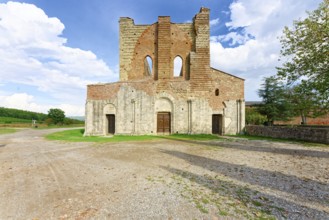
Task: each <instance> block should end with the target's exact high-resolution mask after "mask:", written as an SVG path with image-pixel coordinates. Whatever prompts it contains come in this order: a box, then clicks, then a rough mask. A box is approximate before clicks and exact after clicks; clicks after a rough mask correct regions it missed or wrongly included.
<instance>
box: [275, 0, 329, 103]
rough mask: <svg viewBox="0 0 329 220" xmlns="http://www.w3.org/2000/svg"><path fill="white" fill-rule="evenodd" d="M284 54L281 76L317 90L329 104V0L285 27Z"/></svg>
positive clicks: (282, 55)
mask: <svg viewBox="0 0 329 220" xmlns="http://www.w3.org/2000/svg"><path fill="white" fill-rule="evenodd" d="M281 44H282V50H281V57H282V58H285V61H284V63H283V66H282V67H278V68H277V69H278V76H280V77H281V78H282V79H286V80H287V82H288V84H290V85H292V84H294V83H296V82H300V81H301V80H302V79H304V80H305V79H306V80H307V81H304V82H303V83H302V84H303V85H304V86H305V85H307V86H306V88H309V89H310V91H309V92H315V93H316V94H317V97H318V98H319V99H318V101H319V102H320V103H321V104H322V106H324V107H325V108H326V109H328V107H329V0H324V1H323V2H322V3H321V4H320V5H319V7H318V9H316V10H314V11H313V12H308V17H307V18H306V19H304V20H298V21H294V23H293V27H292V28H291V29H289V28H288V27H285V28H284V31H283V36H282V37H281Z"/></svg>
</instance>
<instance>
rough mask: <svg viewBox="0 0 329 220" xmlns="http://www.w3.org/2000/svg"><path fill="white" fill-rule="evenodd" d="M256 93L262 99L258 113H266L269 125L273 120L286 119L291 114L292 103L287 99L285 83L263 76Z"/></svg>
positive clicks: (289, 117)
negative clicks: (262, 81)
mask: <svg viewBox="0 0 329 220" xmlns="http://www.w3.org/2000/svg"><path fill="white" fill-rule="evenodd" d="M258 95H259V96H260V97H261V98H262V99H263V104H262V105H261V106H260V107H259V113H261V114H263V115H266V117H267V122H268V124H269V125H272V124H273V122H274V121H275V120H280V121H281V120H282V121H287V120H289V119H291V117H292V116H293V111H292V105H291V104H290V103H289V101H288V100H287V96H286V88H285V85H284V84H283V82H282V81H280V80H278V79H277V78H276V77H274V76H271V77H268V78H264V83H263V84H262V88H261V89H259V90H258Z"/></svg>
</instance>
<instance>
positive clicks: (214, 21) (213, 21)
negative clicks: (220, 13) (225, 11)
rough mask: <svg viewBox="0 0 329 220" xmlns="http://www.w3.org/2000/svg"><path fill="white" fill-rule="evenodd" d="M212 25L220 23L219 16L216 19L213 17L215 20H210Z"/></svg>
mask: <svg viewBox="0 0 329 220" xmlns="http://www.w3.org/2000/svg"><path fill="white" fill-rule="evenodd" d="M209 23H210V26H211V27H212V26H216V25H217V24H219V18H216V19H213V20H210V22H209Z"/></svg>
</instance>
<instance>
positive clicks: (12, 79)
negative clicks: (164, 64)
mask: <svg viewBox="0 0 329 220" xmlns="http://www.w3.org/2000/svg"><path fill="white" fill-rule="evenodd" d="M64 28H65V27H64V24H62V23H61V21H60V20H59V19H58V18H51V17H48V16H47V15H46V14H45V13H44V11H43V10H42V9H40V8H37V7H36V6H35V5H32V4H26V3H18V2H8V3H5V4H0V67H1V68H0V82H1V84H3V85H6V84H8V83H11V84H13V83H14V84H23V85H28V86H32V87H34V88H36V89H37V90H39V91H41V92H46V93H47V94H48V95H49V96H50V97H51V98H53V99H54V100H56V101H57V102H61V103H63V106H65V107H67V108H68V109H69V108H71V109H74V107H69V105H67V104H65V103H72V102H73V103H74V104H77V103H81V102H82V103H83V102H84V100H85V98H86V97H85V94H86V92H85V91H86V85H87V84H90V83H94V82H97V81H101V80H104V78H106V80H107V81H111V80H113V79H115V78H117V76H116V73H115V72H114V71H112V70H111V69H110V68H109V67H108V66H107V65H106V63H105V62H104V61H103V60H101V59H99V58H97V56H96V55H95V54H94V53H93V52H91V51H85V50H81V49H79V48H71V47H68V46H66V42H67V39H65V38H64V37H62V33H63V30H64ZM97 79H101V80H97ZM27 93H29V91H27ZM19 97H20V98H24V100H26V102H25V106H26V107H27V109H28V110H32V109H34V108H36V107H35V106H39V107H40V105H42V103H39V104H36V103H34V102H32V101H31V99H30V98H31V97H30V96H29V95H27V94H25V96H24V95H22V94H21V95H20V96H19ZM12 98H14V99H13V100H16V101H18V100H19V99H18V97H17V96H13V97H12ZM7 103H8V104H10V105H13V103H12V102H7ZM1 104H2V102H1ZM48 107H49V106H48ZM80 108H82V109H84V108H83V106H81V107H80Z"/></svg>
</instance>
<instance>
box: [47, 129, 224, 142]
mask: <svg viewBox="0 0 329 220" xmlns="http://www.w3.org/2000/svg"><path fill="white" fill-rule="evenodd" d="M83 133H84V129H74V130H66V131H60V132H55V133H51V134H48V135H47V136H46V138H47V139H48V140H60V141H72V142H122V141H149V140H156V139H164V138H165V139H173V140H175V139H176V140H199V141H200V140H201V141H202V140H213V139H219V138H220V137H218V136H215V135H207V134H200V135H187V134H173V135H168V136H156V135H139V136H133V135H114V136H112V137H99V136H86V137H84V136H83Z"/></svg>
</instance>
